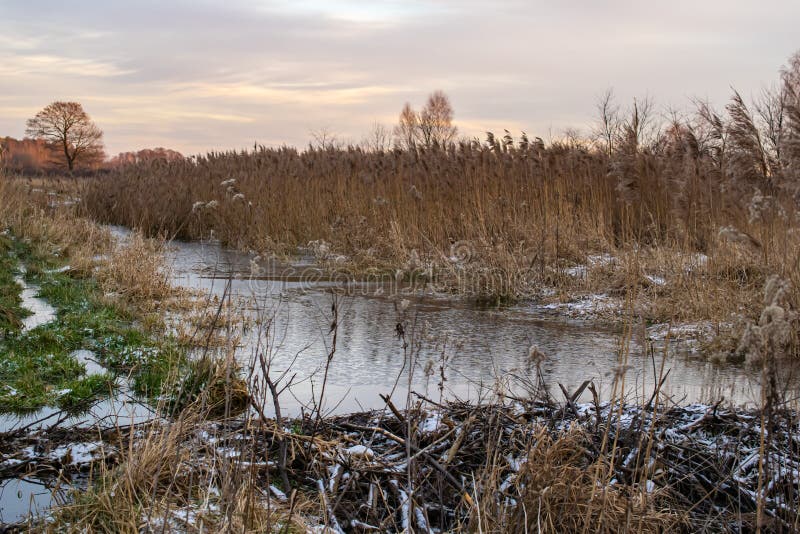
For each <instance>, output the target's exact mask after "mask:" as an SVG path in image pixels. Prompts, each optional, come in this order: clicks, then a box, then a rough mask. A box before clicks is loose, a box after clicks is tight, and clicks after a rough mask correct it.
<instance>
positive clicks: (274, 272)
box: [170, 242, 758, 412]
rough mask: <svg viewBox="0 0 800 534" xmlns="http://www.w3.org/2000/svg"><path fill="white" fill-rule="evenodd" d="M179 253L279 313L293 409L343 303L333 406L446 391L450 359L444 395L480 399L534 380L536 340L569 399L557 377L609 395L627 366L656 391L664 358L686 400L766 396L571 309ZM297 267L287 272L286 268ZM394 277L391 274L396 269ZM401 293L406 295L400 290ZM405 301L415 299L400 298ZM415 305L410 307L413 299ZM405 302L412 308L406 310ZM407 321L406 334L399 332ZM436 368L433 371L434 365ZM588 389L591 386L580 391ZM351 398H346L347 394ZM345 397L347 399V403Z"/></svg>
mask: <svg viewBox="0 0 800 534" xmlns="http://www.w3.org/2000/svg"><path fill="white" fill-rule="evenodd" d="M170 256H171V259H172V262H173V265H174V268H175V281H176V282H177V283H179V284H181V285H184V286H186V287H191V288H201V289H206V290H209V291H211V292H212V293H214V294H217V295H220V294H222V292H223V290H224V288H225V286H226V285H227V284H229V287H230V293H231V294H232V295H234V296H236V297H241V298H244V299H246V300H247V302H248V307H249V310H250V312H251V313H252V314H253V315H254V316H255V315H257V316H259V317H262V318H268V319H270V320H271V333H270V335H271V337H270V343H268V345H269V346H270V347H271V356H272V358H273V371H278V372H280V371H283V370H285V369H286V368H287V367H288V366H289V365H292V373H296V380H297V381H298V382H299V384H298V385H297V386H296V387H293V388H292V392H293V393H294V398H290V399H288V400H285V401H284V402H285V403H286V404H288V407H289V409H290V411H291V410H294V411H295V412H296V411H298V410H299V409H300V407H301V406H302V405H303V404H305V403H307V402H308V400H309V399H310V398H311V395H312V389H313V390H314V391H316V392H317V393H318V392H319V388H320V381H321V379H322V377H321V374H322V373H321V370H322V369H323V368H324V365H325V362H326V360H327V355H328V354H329V351H330V350H331V343H332V336H331V334H330V329H331V321H332V313H331V303H332V300H333V299H334V298H335V299H336V300H337V303H338V304H337V305H338V310H339V312H338V318H337V328H338V335H337V345H336V351H335V354H334V357H333V360H332V364H331V366H330V369H329V373H328V386H327V391H328V398H329V399H335V401H336V403H338V404H335V403H334V400H331V401H330V402H329V403H328V404H327V406H328V407H329V408H332V407H333V406H334V404H335V411H337V412H349V411H353V410H357V409H361V408H376V407H382V406H383V401H382V400H381V399H380V397H379V394H381V393H384V394H385V393H388V392H390V391H392V390H394V392H395V395H394V396H395V397H396V398H399V399H401V400H402V399H404V398H405V395H406V393H407V391H408V386H409V385H410V386H411V389H412V390H414V391H416V392H419V393H422V394H426V395H430V396H438V394H439V387H438V386H439V383H440V376H439V368H440V366H442V365H444V369H445V372H444V376H445V379H446V380H445V381H444V383H443V386H444V391H445V394H446V396H449V397H454V396H455V397H459V398H465V399H466V398H469V399H475V398H476V397H477V396H479V395H481V394H485V393H486V388H488V387H491V386H492V385H494V384H496V382H497V380H498V379H501V380H504V381H507V382H509V383H510V384H511V390H512V391H513V390H514V389H516V388H519V387H520V384H521V383H524V382H526V381H535V378H536V366H535V365H533V364H532V363H531V362H530V361H529V358H528V349H529V347H530V346H531V345H532V344H533V345H536V346H538V347H539V349H540V350H541V351H542V352H543V353H544V354H546V355H547V359H546V360H545V361H544V362H543V363H542V365H541V371H542V373H543V376H544V381H545V383H546V384H548V385H549V386H550V387H551V388H553V389H554V394H555V393H558V397H559V398H560V397H561V393H560V389H559V388H558V384H559V383H561V384H563V385H564V386H565V387H566V388H567V389H569V390H570V391H572V390H574V389H575V388H577V387H578V386H579V385H580V384H581V383H582V382H583V381H584V380H587V379H592V380H594V382H595V384H596V386H597V387H598V391H599V393H600V396H601V398H603V399H605V398H608V397H609V396H610V395H611V394H612V388H613V384H614V378H615V373H617V374H618V373H619V372H620V369H621V368H622V366H623V365H625V366H626V367H625V369H626V371H627V372H626V373H625V393H626V395H629V396H631V397H636V398H645V399H647V398H649V397H650V395H651V394H652V391H653V387H654V384H655V383H657V382H659V379H658V376H659V373H660V371H661V366H662V360H663V359H664V358H665V357H666V361H665V362H664V371H667V370H668V371H669V374H668V376H667V379H666V381H665V383H664V392H665V393H668V394H670V395H672V396H674V397H675V399H676V400H679V401H684V402H695V401H702V402H716V401H718V400H720V399H725V400H726V401H728V402H733V403H736V404H746V403H751V402H755V401H757V400H758V388H757V384H756V382H755V381H754V380H753V377H752V376H751V374H750V373H749V372H748V371H747V370H746V369H745V368H743V367H738V366H719V365H713V364H710V363H708V362H707V361H706V360H704V359H702V358H700V357H697V356H696V355H695V356H693V355H691V354H689V353H685V352H682V351H680V350H673V349H671V350H670V351H669V354H668V355H666V356H665V355H664V352H663V351H656V352H655V353H652V352H648V351H647V350H644V348H643V347H644V346H645V344H644V343H643V342H642V341H641V340H634V341H633V342H632V344H631V349H630V354H629V356H628V357H627V360H625V361H623V358H622V357H621V356H620V353H621V350H620V346H621V333H620V332H617V331H615V330H613V329H611V328H608V327H604V326H599V325H597V324H594V323H592V322H591V321H585V320H573V319H565V318H563V317H559V316H556V315H554V314H553V313H552V312H548V310H546V309H544V308H542V307H537V306H535V305H532V304H524V305H520V306H515V307H511V308H506V309H501V310H498V309H477V308H475V307H473V306H470V305H468V304H467V303H466V302H464V301H462V300H458V299H452V298H448V297H446V296H442V295H441V294H439V293H437V292H435V291H427V292H425V291H423V292H421V293H414V294H413V295H412V294H411V292H410V291H405V289H406V288H405V287H404V286H403V285H402V282H398V281H393V280H387V279H386V277H385V276H384V277H383V278H380V279H379V280H377V281H376V280H373V281H371V282H369V283H364V282H361V281H356V280H353V278H352V277H350V276H345V275H342V274H341V273H340V274H339V275H338V276H324V275H323V274H322V272H321V271H320V270H318V269H315V268H314V267H313V262H312V261H311V259H310V258H301V259H300V261H298V262H296V263H294V264H291V265H287V264H282V263H280V262H277V261H263V260H260V259H259V258H257V257H255V256H253V255H247V254H243V253H239V252H236V251H232V250H226V249H224V248H222V247H220V246H218V245H217V244H214V243H177V242H176V243H173V244H172V247H171V249H170ZM287 273H288V274H287ZM390 278H391V277H390ZM398 294H399V296H397V295H398ZM401 300H406V301H407V302H405V303H403V305H402V306H401V305H399V302H401ZM405 306H407V307H405ZM403 307H405V310H403V309H402V308H403ZM401 321H402V322H403V325H404V330H405V334H406V335H405V341H406V342H408V346H407V347H406V348H405V349H404V340H403V339H400V338H398V336H397V324H398V322H401ZM258 330H259V329H258V328H256V329H254V330H253V331H252V332H251V334H250V335H249V337H248V338H246V339H245V340H244V345H243V347H242V349H241V351H240V358H241V360H242V361H243V362H248V361H249V360H250V358H251V357H252V355H253V353H254V352H257V351H259V350H263V340H262V343H258V342H257V341H258V337H259V335H258V333H259V332H258ZM426 368H427V369H428V371H429V372H428V373H427V374H426V372H425V369H426ZM589 398H590V395H589V393H588V391H587V392H584V395H583V396H582V397H581V399H582V400H588V399H589ZM342 399H343V400H342ZM340 401H341V402H340Z"/></svg>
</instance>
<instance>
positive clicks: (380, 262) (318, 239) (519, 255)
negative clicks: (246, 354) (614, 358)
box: [83, 75, 800, 321]
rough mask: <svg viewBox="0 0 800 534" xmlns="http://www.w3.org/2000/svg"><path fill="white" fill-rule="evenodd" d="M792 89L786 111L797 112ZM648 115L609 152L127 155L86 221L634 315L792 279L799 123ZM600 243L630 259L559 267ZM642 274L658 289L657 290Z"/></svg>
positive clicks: (547, 147)
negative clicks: (546, 289) (552, 293)
mask: <svg viewBox="0 0 800 534" xmlns="http://www.w3.org/2000/svg"><path fill="white" fill-rule="evenodd" d="M785 78H786V80H787V81H786V86H787V89H786V91H789V89H788V88H794V87H795V85H796V84H795V85H792V83H790V82H789V81H788V80H790V77H789V76H788V75H787V76H785ZM797 99H798V96H797V93H794V96H793V97H792V98H789V97H785V98H784V97H781V100H780V102H781V104H780V106H781V108H780V109H781V110H783V112H785V113H786V114H787V116H789V117H791V116H792V115H791V110H793V109H796V107H797V104H796V101H797ZM792 106H795V107H792ZM758 109H760V108H758ZM652 110H653V108H652V105H649V104H646V103H645V104H641V103H639V104H636V105H635V106H634V107H633V108H632V109H631V110H630V112H629V113H628V114H627V115H621V116H619V118H618V124H617V125H616V126H615V127H614V128H613V129H612V130H611V131H613V132H614V134H613V135H614V138H613V145H611V146H605V145H604V144H603V143H602V142H588V141H587V142H583V141H581V140H579V139H575V138H571V139H568V140H564V141H555V142H552V143H549V144H546V143H544V142H543V141H542V140H541V139H538V138H537V139H536V140H530V139H529V138H528V137H527V136H525V135H523V136H522V137H521V138H520V139H513V138H511V136H509V135H507V136H505V137H504V138H502V139H498V138H496V137H495V136H493V135H489V136H488V137H487V140H486V141H485V142H480V141H478V140H472V141H466V140H465V141H461V142H459V143H455V144H450V145H447V146H436V145H434V146H432V147H430V148H426V149H422V148H412V149H407V150H400V149H395V150H389V151H382V150H377V151H376V150H365V149H363V148H360V147H346V148H332V147H328V148H314V147H310V148H309V149H307V150H304V151H299V150H297V149H293V148H287V147H284V148H278V149H272V148H264V147H255V148H254V149H253V150H252V151H244V152H215V153H209V154H207V155H205V156H198V157H194V158H189V159H185V160H178V161H163V160H160V161H145V162H140V163H136V164H132V165H127V166H124V167H121V168H119V169H117V170H115V171H114V172H112V173H111V174H110V175H107V176H102V177H98V178H96V179H94V180H92V181H89V182H88V183H87V185H86V187H85V191H84V193H83V200H84V204H85V208H86V209H87V210H88V213H89V214H91V216H93V217H94V218H96V219H97V220H100V221H103V222H108V223H116V224H124V225H127V226H131V227H135V228H139V229H141V230H143V231H144V232H145V233H147V234H150V235H168V236H176V237H179V238H184V239H196V238H208V237H214V238H218V239H220V240H221V241H223V242H224V243H227V244H230V245H233V246H236V247H239V248H241V249H246V250H256V251H258V252H262V251H276V250H277V251H282V252H287V251H288V252H294V251H296V247H298V246H301V247H305V246H309V247H310V250H311V251H312V252H314V253H316V254H317V255H318V256H319V257H320V258H321V259H329V260H330V259H336V260H337V265H340V266H341V265H346V266H348V267H351V268H356V269H359V270H361V271H366V270H369V269H372V270H373V271H374V270H376V269H377V270H378V271H380V272H391V273H396V272H397V271H398V270H399V271H400V274H402V275H403V276H411V275H413V274H414V273H416V274H417V275H419V274H420V273H424V275H425V276H428V277H430V276H435V277H437V279H439V280H445V281H446V284H445V285H446V286H447V287H449V288H450V289H459V290H463V291H464V292H467V293H470V294H473V295H478V296H488V297H490V298H492V299H493V300H494V301H502V300H505V299H515V298H520V297H525V296H530V295H531V294H533V293H535V291H536V290H537V288H540V287H542V286H550V287H555V288H557V289H564V290H570V291H573V290H575V289H582V290H587V291H590V290H592V291H604V292H614V291H617V292H620V291H628V292H630V290H632V289H636V290H637V291H639V290H641V289H644V290H647V289H648V285H649V286H650V287H649V291H639V292H640V293H642V294H647V295H648V302H647V306H645V307H644V309H642V310H639V311H640V312H641V314H642V315H644V316H647V318H648V319H651V320H659V321H662V320H697V319H710V318H714V319H719V320H729V318H730V315H731V314H732V313H742V312H744V313H749V312H752V313H756V311H757V310H756V309H755V308H756V304H755V303H756V302H757V300H758V299H757V298H754V295H756V294H757V293H758V292H759V291H760V289H761V287H763V285H764V283H765V282H766V279H767V277H768V276H770V275H772V274H778V275H780V276H781V277H784V278H789V279H793V280H795V281H797V280H798V278H800V276H798V265H797V261H796V254H795V252H794V251H795V250H796V249H797V247H798V246H800V233H799V232H798V231H797V223H798V221H797V214H796V201H795V199H796V198H797V197H796V195H795V193H796V192H797V190H798V189H797V186H798V183H800V176H798V174H797V169H798V168H800V164H798V163H797V154H798V152H797V151H796V150H794V151H793V150H792V147H794V146H795V145H796V139H798V138H800V130H798V128H800V122H797V121H794V122H793V121H791V120H785V121H782V122H781V128H782V132H781V135H780V139H783V140H784V141H781V144H775V143H772V142H771V141H770V139H773V138H775V135H769V131H772V130H770V126H769V124H767V123H765V121H764V120H763V119H762V118H760V117H761V115H759V113H758V112H757V111H756V108H755V107H753V106H748V105H746V104H745V102H744V100H743V99H742V98H741V97H740V96H739V95H738V93H736V94H734V97H733V99H732V101H731V103H730V104H729V105H728V106H727V108H726V110H725V112H717V111H715V110H713V109H712V108H711V107H710V106H708V105H707V104H700V105H699V106H698V110H697V112H696V113H695V114H694V115H692V116H689V117H686V118H672V119H670V120H668V121H666V120H665V121H664V122H663V123H658V122H657V121H656V120H655V115H654V114H653V111H652ZM773 129H774V128H773ZM773 133H774V132H773ZM596 253H610V254H612V255H614V256H616V257H620V258H624V261H620V262H618V265H620V266H624V270H620V269H617V270H608V269H606V272H604V271H603V269H601V268H598V269H595V270H594V272H592V273H590V274H592V275H593V276H590V277H588V280H587V279H580V280H576V278H575V277H572V276H566V275H565V268H568V267H570V266H574V265H576V264H587V263H590V262H587V259H588V257H589V255H591V254H596ZM697 258H700V259H701V260H702V261H701V262H699V263H698V262H697V261H695V260H696V259H697ZM706 260H708V261H706ZM693 262H694V263H693ZM646 273H649V274H659V275H660V276H664V277H666V278H667V280H666V281H667V283H666V284H665V285H664V287H662V288H653V287H652V285H653V284H648V282H647V281H646V279H645V278H643V275H644V274H646ZM630 274H633V277H632V278H631V277H630V276H629V275H630ZM631 280H633V282H632V283H631V282H630V281H631ZM723 295H724V298H723Z"/></svg>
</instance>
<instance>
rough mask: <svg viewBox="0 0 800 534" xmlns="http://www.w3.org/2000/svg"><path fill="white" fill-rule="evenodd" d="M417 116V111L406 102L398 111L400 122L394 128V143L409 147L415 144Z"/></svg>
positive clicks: (401, 146) (405, 147)
mask: <svg viewBox="0 0 800 534" xmlns="http://www.w3.org/2000/svg"><path fill="white" fill-rule="evenodd" d="M418 123H419V118H418V117H417V112H416V111H414V109H413V108H412V107H411V104H409V103H408V102H406V105H405V106H403V111H401V112H400V122H399V123H398V124H397V126H395V128H394V136H395V143H396V144H397V146H399V147H400V148H404V149H407V150H408V149H411V148H414V147H415V146H416V144H417V126H418Z"/></svg>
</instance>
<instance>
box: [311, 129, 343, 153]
mask: <svg viewBox="0 0 800 534" xmlns="http://www.w3.org/2000/svg"><path fill="white" fill-rule="evenodd" d="M311 139H312V142H311V146H312V147H317V148H319V149H321V150H334V149H337V148H341V147H342V142H341V141H340V140H339V136H338V135H336V133H334V132H333V130H331V129H330V127H328V126H323V127H322V128H319V129H317V130H311Z"/></svg>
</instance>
